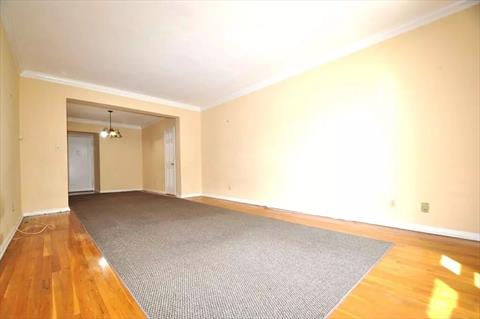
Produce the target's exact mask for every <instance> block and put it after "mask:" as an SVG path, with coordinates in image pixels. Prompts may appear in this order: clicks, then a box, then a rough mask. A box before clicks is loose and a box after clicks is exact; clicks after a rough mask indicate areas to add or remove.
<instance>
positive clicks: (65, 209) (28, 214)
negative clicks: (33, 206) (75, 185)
mask: <svg viewBox="0 0 480 319" xmlns="http://www.w3.org/2000/svg"><path fill="white" fill-rule="evenodd" d="M69 211H70V207H62V208H49V209H42V210H35V211H31V212H24V213H23V217H31V216H38V215H48V214H58V213H66V212H69Z"/></svg>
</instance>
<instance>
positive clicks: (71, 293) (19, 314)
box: [0, 197, 480, 319]
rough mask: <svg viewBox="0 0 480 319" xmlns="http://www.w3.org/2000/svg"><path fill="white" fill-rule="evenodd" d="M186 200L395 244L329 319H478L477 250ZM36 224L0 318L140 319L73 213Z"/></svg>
mask: <svg viewBox="0 0 480 319" xmlns="http://www.w3.org/2000/svg"><path fill="white" fill-rule="evenodd" d="M192 200H195V201H198V202H202V203H205V204H209V205H215V206H220V207H225V208H229V209H234V210H237V211H241V212H245V213H249V214H256V215H262V216H267V217H270V218H276V219H281V220H285V221H289V222H293V223H299V224H304V225H309V226H313V227H320V228H326V229H331V230H336V231H341V232H346V233H350V234H356V235H361V236H366V237H370V238H375V239H382V240H387V241H391V242H393V243H394V244H395V246H394V247H393V248H392V249H391V250H390V251H389V252H388V253H387V255H386V256H385V257H384V258H383V259H382V260H381V261H380V262H379V264H378V265H377V266H376V267H375V268H374V269H373V270H372V271H371V272H370V273H369V274H368V275H367V276H366V277H365V278H364V280H363V281H362V282H361V283H360V284H359V285H358V286H357V287H356V288H355V289H354V290H353V291H352V292H351V293H350V294H349V295H348V296H347V297H346V299H345V300H344V301H343V302H342V303H341V305H340V306H339V307H338V308H337V309H336V310H335V311H334V313H333V314H332V315H331V318H390V319H391V318H480V244H479V243H476V242H471V241H466V240H459V239H453V238H446V237H441V236H434V235H427V234H422V233H415V232H409V231H402V230H397V229H392V228H386V227H379V226H373V225H368V224H361V223H354V222H345V221H338V220H333V219H329V218H322V217H315V216H309V215H302V214H295V213H289V212H283V211H276V210H272V209H268V208H262V207H257V206H251V205H245V204H240V203H234V202H228V201H221V200H217V199H212V198H207V197H197V198H193V199H192ZM36 224H41V225H45V224H52V225H54V226H55V229H53V230H50V229H48V230H46V231H45V232H44V233H42V234H41V235H30V236H29V235H22V234H19V233H17V235H16V236H15V237H14V240H13V241H12V243H11V244H10V246H9V247H8V249H7V252H6V253H5V255H4V258H2V260H1V261H0V318H2V319H3V318H144V317H145V316H144V314H143V312H142V310H141V309H140V307H139V306H138V305H137V304H136V302H135V300H134V299H133V297H132V296H131V295H130V293H129V292H128V290H127V289H126V288H125V287H124V285H123V284H122V282H121V281H120V280H119V279H118V277H117V275H116V274H115V272H114V270H113V269H112V268H111V267H110V266H109V265H108V264H107V263H106V261H105V259H104V258H103V257H102V254H101V253H100V252H99V250H98V249H97V247H96V246H95V243H94V242H93V240H92V238H91V237H90V236H89V235H88V233H86V231H85V229H84V228H83V226H82V225H81V223H80V222H79V220H78V218H77V217H76V215H75V213H70V214H58V215H49V216H43V217H33V218H28V219H24V221H23V223H22V226H21V228H22V229H28V230H29V231H35V230H38V229H39V228H38V227H37V226H33V225H36ZM299 271H300V270H299ZM475 280H477V281H476V282H475ZM475 284H476V285H475Z"/></svg>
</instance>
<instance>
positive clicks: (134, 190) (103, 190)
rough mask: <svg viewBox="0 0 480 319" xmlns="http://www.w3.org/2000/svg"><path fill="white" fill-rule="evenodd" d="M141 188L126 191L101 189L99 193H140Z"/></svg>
mask: <svg viewBox="0 0 480 319" xmlns="http://www.w3.org/2000/svg"><path fill="white" fill-rule="evenodd" d="M142 190H143V189H141V188H127V189H102V190H100V193H102V194H104V193H122V192H141V191H142Z"/></svg>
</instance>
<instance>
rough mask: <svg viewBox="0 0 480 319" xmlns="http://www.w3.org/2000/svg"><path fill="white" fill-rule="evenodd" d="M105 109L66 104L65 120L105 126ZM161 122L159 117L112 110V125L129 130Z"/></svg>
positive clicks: (107, 119)
mask: <svg viewBox="0 0 480 319" xmlns="http://www.w3.org/2000/svg"><path fill="white" fill-rule="evenodd" d="M108 110H109V109H107V108H103V107H95V106H91V105H87V104H81V103H77V102H67V118H68V119H69V120H70V121H77V122H86V123H93V124H100V125H107V124H108V122H109V115H108ZM161 120H162V117H160V116H154V115H147V114H141V113H134V112H125V111H120V110H113V113H112V125H113V126H120V127H130V128H143V127H146V126H149V125H151V124H153V123H157V122H159V121H161Z"/></svg>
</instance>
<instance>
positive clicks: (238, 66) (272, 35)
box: [1, 0, 471, 108]
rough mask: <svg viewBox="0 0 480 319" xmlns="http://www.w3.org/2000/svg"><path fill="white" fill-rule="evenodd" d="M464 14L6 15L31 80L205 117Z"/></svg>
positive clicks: (27, 6) (101, 8) (98, 4)
mask: <svg viewBox="0 0 480 319" xmlns="http://www.w3.org/2000/svg"><path fill="white" fill-rule="evenodd" d="M470 4H471V3H470ZM460 6H464V7H465V6H466V2H465V1H460V2H458V1H453V0H446V1H429V0H396V1H316V2H315V1H310V2H300V1H228V2H227V1H211V2H210V1H206V2H195V1H191V2H189V1H122V2H115V1H18V0H16V1H2V6H1V9H2V20H3V21H4V25H5V29H6V31H7V35H8V37H9V39H10V42H11V44H12V47H13V50H14V53H15V55H16V57H17V59H18V61H19V64H20V68H21V70H22V71H26V70H27V71H33V72H39V73H44V74H48V75H50V77H51V78H55V77H57V78H65V79H73V80H76V81H82V82H87V83H92V84H96V85H100V86H106V87H109V88H114V89H119V90H126V91H129V92H135V93H139V94H142V95H147V96H149V97H156V98H162V99H166V100H168V101H166V102H169V101H174V102H180V103H183V104H179V103H177V104H176V105H177V106H185V105H186V104H187V105H186V106H192V105H193V106H199V107H201V108H205V107H209V106H213V105H217V104H219V103H221V102H224V101H226V100H229V99H232V98H234V97H237V96H240V95H243V94H246V93H249V92H251V91H252V90H255V89H258V88H260V87H262V86H265V85H268V84H271V83H273V82H275V81H277V80H279V79H283V78H285V77H287V76H289V75H292V74H295V73H298V72H300V71H301V70H305V69H306V68H309V67H312V66H315V65H318V64H320V63H322V62H325V61H327V60H329V59H332V58H334V57H337V56H338V55H342V54H346V53H349V52H351V51H354V50H357V49H359V48H361V47H365V46H368V45H371V44H373V43H375V42H378V41H380V40H382V39H385V38H388V37H390V36H393V35H396V34H399V33H401V32H403V31H406V30H408V29H411V28H412V27H415V26H418V25H420V24H422V23H425V22H428V21H431V20H432V19H434V18H438V17H440V16H442V15H445V14H446V12H451V11H454V10H453V9H452V8H456V7H460ZM27 73H28V72H27ZM27 73H25V74H27ZM167 104H168V103H167ZM173 105H175V103H173Z"/></svg>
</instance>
